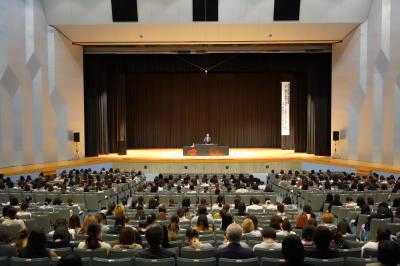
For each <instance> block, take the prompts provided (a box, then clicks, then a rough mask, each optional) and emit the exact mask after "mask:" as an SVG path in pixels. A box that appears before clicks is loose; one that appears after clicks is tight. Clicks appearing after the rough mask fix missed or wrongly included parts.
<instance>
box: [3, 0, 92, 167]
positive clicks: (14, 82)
mask: <svg viewBox="0 0 400 266" xmlns="http://www.w3.org/2000/svg"><path fill="white" fill-rule="evenodd" d="M82 55H83V53H82V48H81V47H80V46H74V45H72V44H71V42H70V41H69V40H67V39H66V38H65V37H63V36H62V35H61V34H59V33H58V32H57V31H56V30H54V29H53V28H51V27H48V25H47V21H46V17H45V15H44V12H43V8H42V5H41V1H39V0H25V1H24V0H4V1H0V167H6V166H13V165H23V164H32V163H42V162H51V161H62V160H70V159H73V158H74V156H75V154H74V152H75V149H74V144H73V142H72V132H74V131H79V132H81V140H82V141H83V140H84V136H83V133H84V113H83V112H84V106H83V67H82V65H83V64H82V63H83V56H82ZM84 146H85V145H84V143H82V142H81V143H80V145H79V149H80V152H81V154H84Z"/></svg>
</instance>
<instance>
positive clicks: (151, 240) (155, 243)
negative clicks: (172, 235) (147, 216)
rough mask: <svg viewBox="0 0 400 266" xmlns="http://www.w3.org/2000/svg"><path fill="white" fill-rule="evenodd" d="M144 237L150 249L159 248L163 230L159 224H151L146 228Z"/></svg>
mask: <svg viewBox="0 0 400 266" xmlns="http://www.w3.org/2000/svg"><path fill="white" fill-rule="evenodd" d="M145 237H146V240H147V243H148V244H149V246H150V247H151V248H156V247H159V246H160V245H161V242H162V240H163V228H162V227H161V226H160V225H159V224H152V225H150V226H149V227H148V228H147V230H146V233H145Z"/></svg>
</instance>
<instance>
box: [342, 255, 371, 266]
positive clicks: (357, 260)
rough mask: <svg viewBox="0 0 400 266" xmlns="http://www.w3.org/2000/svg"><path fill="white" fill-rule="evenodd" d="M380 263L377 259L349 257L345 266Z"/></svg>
mask: <svg viewBox="0 0 400 266" xmlns="http://www.w3.org/2000/svg"><path fill="white" fill-rule="evenodd" d="M374 262H378V260H377V259H376V258H354V257H347V258H346V260H345V266H365V265H366V264H368V263H374Z"/></svg>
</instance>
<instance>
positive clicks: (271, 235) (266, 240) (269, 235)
mask: <svg viewBox="0 0 400 266" xmlns="http://www.w3.org/2000/svg"><path fill="white" fill-rule="evenodd" d="M262 237H263V241H262V242H261V243H260V244H256V245H254V247H253V249H254V250H255V249H257V248H266V249H281V248H282V245H281V243H278V242H276V231H275V230H274V229H272V228H271V227H269V226H268V227H265V228H264V229H263V230H262Z"/></svg>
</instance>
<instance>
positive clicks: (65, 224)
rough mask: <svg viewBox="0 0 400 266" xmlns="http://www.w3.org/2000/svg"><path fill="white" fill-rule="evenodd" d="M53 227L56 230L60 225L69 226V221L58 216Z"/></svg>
mask: <svg viewBox="0 0 400 266" xmlns="http://www.w3.org/2000/svg"><path fill="white" fill-rule="evenodd" d="M53 227H54V230H56V229H57V228H59V227H63V228H68V222H67V220H66V219H65V218H58V219H56V221H55V223H54V226H53Z"/></svg>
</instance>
